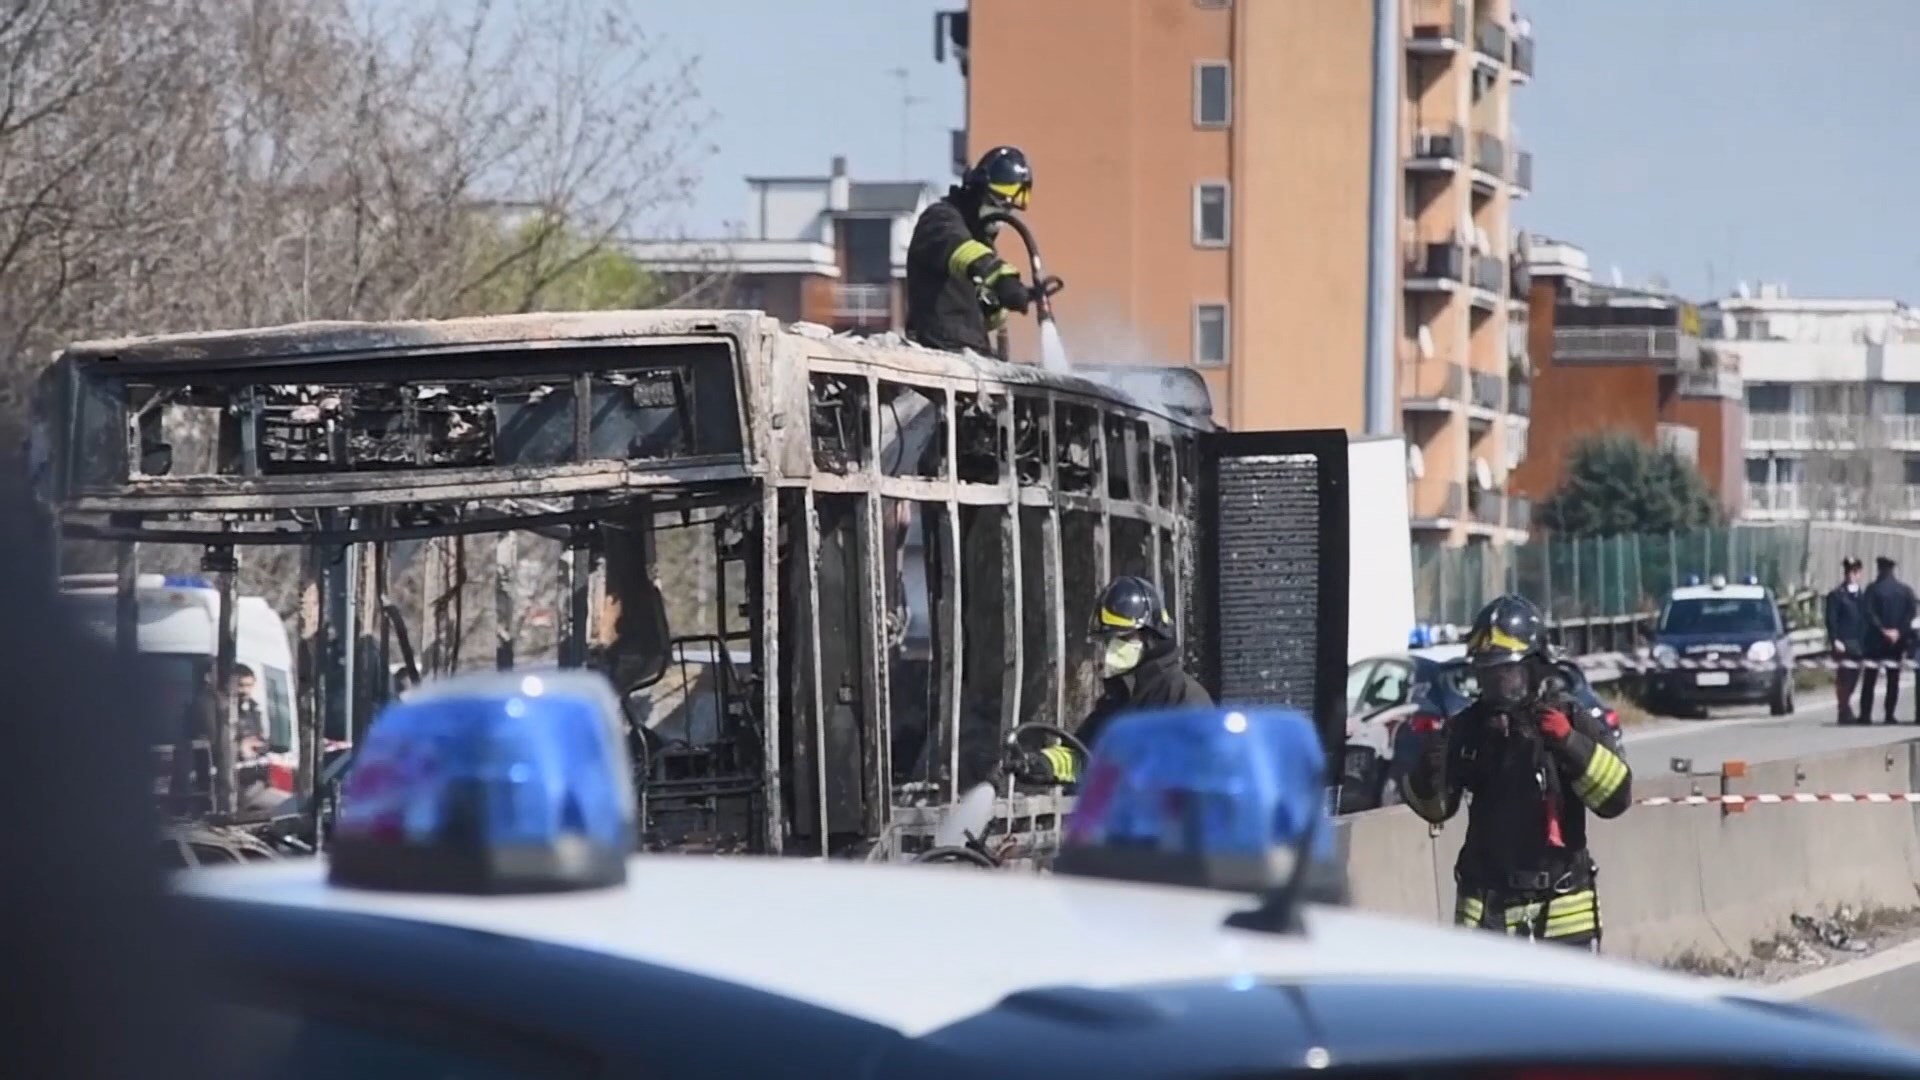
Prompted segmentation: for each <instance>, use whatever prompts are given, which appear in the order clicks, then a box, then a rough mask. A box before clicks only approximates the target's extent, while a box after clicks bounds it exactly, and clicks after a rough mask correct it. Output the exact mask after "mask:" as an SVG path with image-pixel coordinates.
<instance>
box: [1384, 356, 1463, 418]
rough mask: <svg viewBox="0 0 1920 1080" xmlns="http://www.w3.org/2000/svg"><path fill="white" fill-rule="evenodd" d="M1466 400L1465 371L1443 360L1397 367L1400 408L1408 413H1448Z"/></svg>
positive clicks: (1407, 362)
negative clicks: (1398, 371)
mask: <svg viewBox="0 0 1920 1080" xmlns="http://www.w3.org/2000/svg"><path fill="white" fill-rule="evenodd" d="M1466 398H1467V369H1466V368H1464V367H1462V366H1460V365H1459V364H1455V363H1450V362H1448V361H1445V360H1412V361H1403V362H1402V363H1401V364H1400V407H1401V409H1402V410H1404V411H1408V412H1451V411H1453V410H1454V409H1455V408H1456V407H1458V406H1459V404H1460V403H1461V402H1463V401H1465V400H1466Z"/></svg>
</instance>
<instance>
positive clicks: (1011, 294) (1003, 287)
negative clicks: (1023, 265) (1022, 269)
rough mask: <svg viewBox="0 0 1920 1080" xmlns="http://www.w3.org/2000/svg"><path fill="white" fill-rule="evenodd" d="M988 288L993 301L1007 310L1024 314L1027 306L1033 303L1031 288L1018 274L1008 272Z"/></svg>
mask: <svg viewBox="0 0 1920 1080" xmlns="http://www.w3.org/2000/svg"><path fill="white" fill-rule="evenodd" d="M990 288H991V289H992V292H993V302H994V303H996V304H998V305H999V306H1000V307H1002V308H1004V309H1006V310H1007V311H1017V312H1019V313H1020V314H1022V315H1024V314H1026V313H1027V306H1028V305H1029V304H1032V303H1033V290H1032V289H1029V288H1027V285H1026V283H1025V282H1023V281H1021V280H1020V275H1018V274H1008V275H1006V276H1005V277H1002V278H1000V279H999V280H997V281H995V282H994V283H993V284H992V286H991V287H990Z"/></svg>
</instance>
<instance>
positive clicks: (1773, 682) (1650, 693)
mask: <svg viewBox="0 0 1920 1080" xmlns="http://www.w3.org/2000/svg"><path fill="white" fill-rule="evenodd" d="M1698 581H1699V579H1698V578H1695V579H1693V583H1692V584H1689V585H1685V586H1682V587H1680V588H1678V589H1675V590H1673V592H1672V593H1671V594H1670V595H1668V597H1667V602H1666V603H1665V604H1663V605H1662V606H1661V608H1660V621H1659V622H1658V623H1657V624H1655V626H1654V632H1653V645H1652V651H1651V659H1652V661H1653V663H1654V670H1653V671H1651V672H1649V673H1648V674H1647V677H1646V682H1645V686H1646V697H1647V703H1648V705H1649V706H1650V707H1651V708H1653V709H1654V710H1655V711H1657V712H1666V713H1684V712H1697V711H1700V710H1703V709H1705V708H1707V707H1708V706H1713V705H1761V704H1764V705H1766V706H1767V707H1768V711H1770V712H1771V713H1772V714H1773V715H1775V716H1786V715H1788V714H1790V713H1792V712H1793V642H1792V640H1791V639H1790V637H1789V635H1788V631H1787V626H1786V623H1785V622H1783V621H1782V620H1781V618H1780V607H1779V605H1778V604H1777V603H1775V601H1774V597H1773V590H1771V589H1768V588H1766V587H1764V586H1762V585H1761V584H1760V583H1759V580H1758V579H1757V578H1753V577H1749V578H1747V580H1746V581H1745V582H1744V583H1742V584H1737V585H1730V584H1728V583H1727V579H1726V578H1725V577H1723V576H1720V575H1715V576H1714V577H1713V579H1712V580H1711V581H1710V582H1709V583H1707V584H1705V585H1701V584H1699V583H1698Z"/></svg>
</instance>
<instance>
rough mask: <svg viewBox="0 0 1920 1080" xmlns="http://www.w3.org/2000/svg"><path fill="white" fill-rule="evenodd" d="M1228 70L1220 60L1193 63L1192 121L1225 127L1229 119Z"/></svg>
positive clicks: (1230, 80) (1197, 124)
mask: <svg viewBox="0 0 1920 1080" xmlns="http://www.w3.org/2000/svg"><path fill="white" fill-rule="evenodd" d="M1231 72H1232V69H1231V68H1229V67H1228V66H1227V63H1226V61H1224V60H1203V61H1201V62H1200V63H1197V64H1195V65H1193V124H1194V126H1195V127H1226V126H1227V124H1228V123H1229V122H1230V121H1231V120H1232V118H1233V76H1232V74H1231Z"/></svg>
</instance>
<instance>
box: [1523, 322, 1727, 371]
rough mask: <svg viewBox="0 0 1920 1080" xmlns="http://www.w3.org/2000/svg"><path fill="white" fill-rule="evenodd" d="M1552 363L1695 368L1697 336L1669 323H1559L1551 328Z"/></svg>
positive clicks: (1697, 346) (1697, 362)
mask: <svg viewBox="0 0 1920 1080" xmlns="http://www.w3.org/2000/svg"><path fill="white" fill-rule="evenodd" d="M1553 360H1554V363H1556V364H1560V363H1573V364H1581V363H1587V364H1630V363H1646V362H1651V363H1656V364H1662V365H1670V366H1673V367H1676V368H1686V369H1688V370H1697V369H1698V368H1699V366H1700V338H1699V336H1698V335H1696V334H1689V333H1685V332H1684V331H1682V330H1680V329H1679V328H1678V327H1672V326H1562V327H1557V328H1556V329H1555V330H1554V332H1553Z"/></svg>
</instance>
